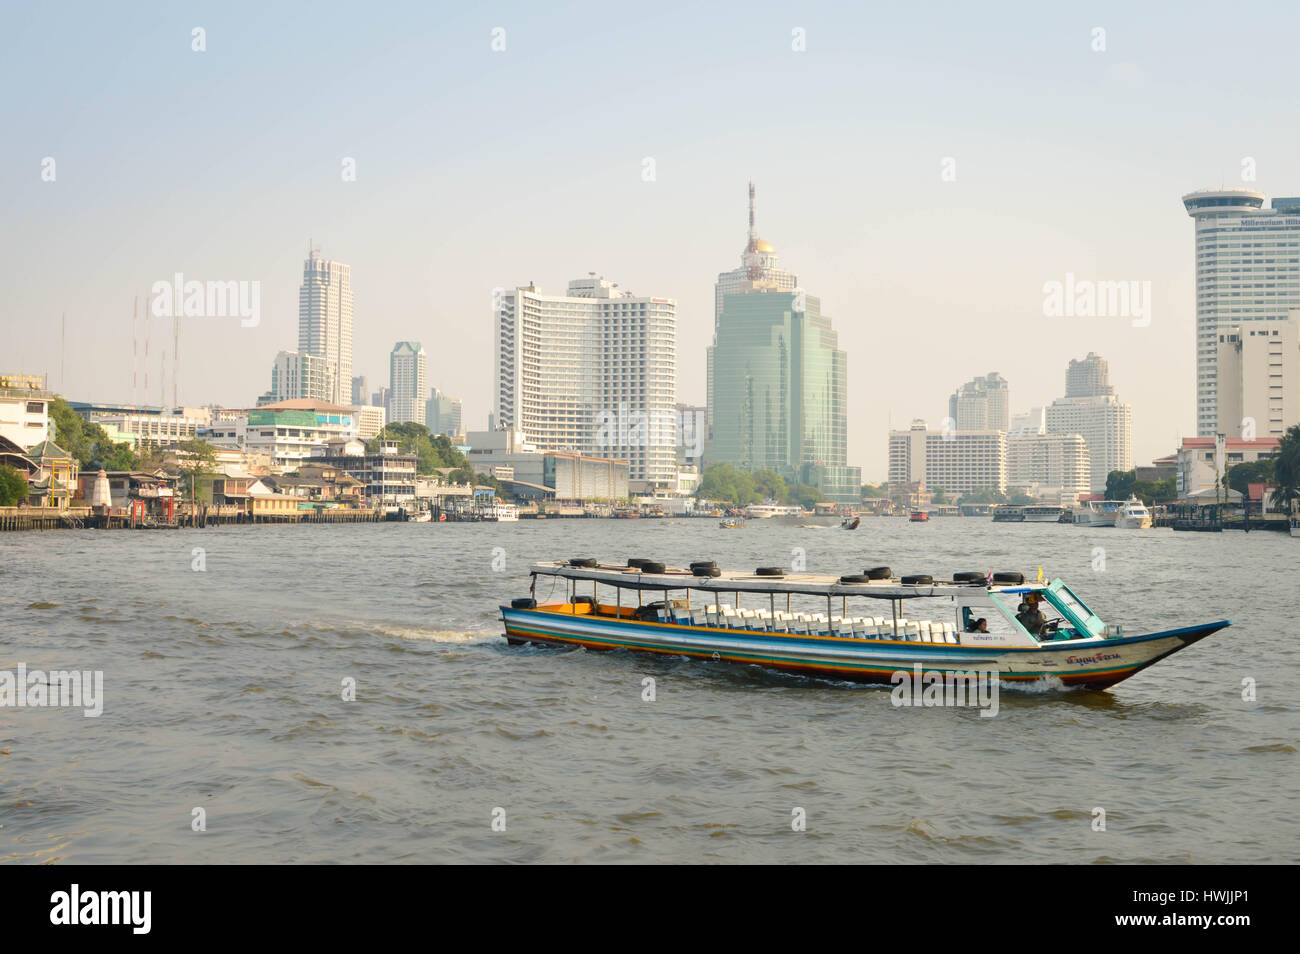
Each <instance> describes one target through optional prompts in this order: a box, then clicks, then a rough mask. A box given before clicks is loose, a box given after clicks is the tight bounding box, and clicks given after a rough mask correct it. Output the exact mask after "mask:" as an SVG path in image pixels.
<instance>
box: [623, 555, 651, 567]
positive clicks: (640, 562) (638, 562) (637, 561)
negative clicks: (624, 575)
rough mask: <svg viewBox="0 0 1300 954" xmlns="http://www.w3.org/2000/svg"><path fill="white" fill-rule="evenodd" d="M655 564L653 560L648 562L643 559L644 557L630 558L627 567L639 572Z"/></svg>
mask: <svg viewBox="0 0 1300 954" xmlns="http://www.w3.org/2000/svg"><path fill="white" fill-rule="evenodd" d="M653 562H654V561H653V560H646V559H643V558H642V557H628V559H627V565H628V566H629V567H631V568H632V569H634V570H639V569H641V567H643V566H645V565H646V564H647V563H653Z"/></svg>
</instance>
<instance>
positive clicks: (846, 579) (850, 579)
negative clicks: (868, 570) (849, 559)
mask: <svg viewBox="0 0 1300 954" xmlns="http://www.w3.org/2000/svg"><path fill="white" fill-rule="evenodd" d="M840 582H841V583H870V582H871V577H869V576H867V575H866V574H863V573H850V574H849V575H848V576H842V577H840Z"/></svg>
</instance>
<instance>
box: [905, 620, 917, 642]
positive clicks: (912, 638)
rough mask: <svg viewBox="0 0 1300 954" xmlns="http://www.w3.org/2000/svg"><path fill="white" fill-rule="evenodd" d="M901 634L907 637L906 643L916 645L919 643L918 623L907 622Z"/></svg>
mask: <svg viewBox="0 0 1300 954" xmlns="http://www.w3.org/2000/svg"><path fill="white" fill-rule="evenodd" d="M903 632H904V633H905V634H906V635H907V641H908V642H909V643H917V642H920V641H921V624H920V623H917V622H912V621H909V622H907V623H906V624H904V629H903Z"/></svg>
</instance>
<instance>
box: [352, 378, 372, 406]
mask: <svg viewBox="0 0 1300 954" xmlns="http://www.w3.org/2000/svg"><path fill="white" fill-rule="evenodd" d="M369 398H370V395H369V394H368V393H367V390H366V376H365V375H364V374H362V375H359V376H357V377H355V378H353V379H352V406H353V407H360V406H361V405H363V404H366V403H367V402H368V400H369Z"/></svg>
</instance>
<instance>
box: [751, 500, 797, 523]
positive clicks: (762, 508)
mask: <svg viewBox="0 0 1300 954" xmlns="http://www.w3.org/2000/svg"><path fill="white" fill-rule="evenodd" d="M802 513H803V507H800V506H798V505H797V504H791V505H789V506H786V505H784V504H770V503H764V504H750V505H749V506H748V507H746V508H745V516H747V517H749V518H750V519H751V520H767V519H770V518H772V517H798V516H800V515H801V514H802Z"/></svg>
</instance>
